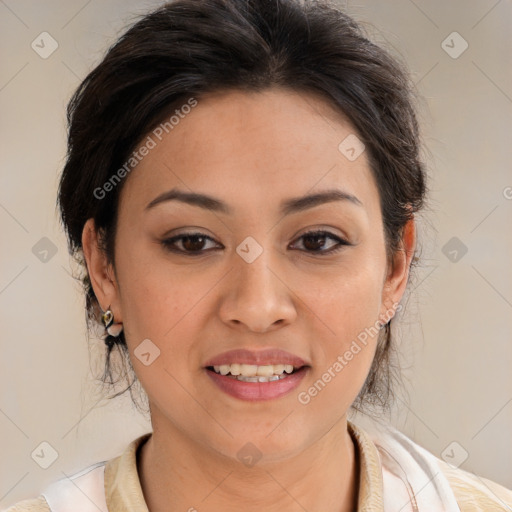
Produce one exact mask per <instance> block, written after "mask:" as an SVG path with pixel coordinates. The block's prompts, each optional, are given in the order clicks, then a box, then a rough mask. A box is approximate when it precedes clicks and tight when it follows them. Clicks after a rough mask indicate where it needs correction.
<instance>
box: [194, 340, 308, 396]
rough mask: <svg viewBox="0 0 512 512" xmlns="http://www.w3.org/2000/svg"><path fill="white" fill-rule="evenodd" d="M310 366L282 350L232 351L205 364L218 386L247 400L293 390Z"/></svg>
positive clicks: (284, 393) (279, 394)
mask: <svg viewBox="0 0 512 512" xmlns="http://www.w3.org/2000/svg"><path fill="white" fill-rule="evenodd" d="M310 368H311V365H309V364H307V362H306V361H304V360H303V359H301V358H300V357H297V356H295V355H293V354H290V353H289V352H285V351H283V350H279V349H267V350H264V351H250V350H245V349H240V350H232V351H229V352H225V353H224V354H220V355H219V356H217V357H215V358H213V359H211V360H210V361H207V363H206V365H205V366H204V369H205V371H206V373H207V375H208V376H209V377H210V379H211V381H212V382H213V383H214V384H215V385H216V386H217V388H219V389H220V390H221V391H223V392H224V393H226V394H228V395H230V396H232V397H235V398H238V399H241V400H248V401H256V400H270V399H275V398H280V397H282V396H284V395H286V394H288V393H290V392H291V391H292V390H293V389H295V388H296V387H297V386H298V385H299V384H300V382H301V381H302V379H303V378H304V376H305V375H306V373H307V371H308V369H310Z"/></svg>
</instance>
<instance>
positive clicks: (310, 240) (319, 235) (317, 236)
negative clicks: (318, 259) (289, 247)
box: [298, 230, 352, 254]
mask: <svg viewBox="0 0 512 512" xmlns="http://www.w3.org/2000/svg"><path fill="white" fill-rule="evenodd" d="M327 239H331V240H334V241H335V242H337V244H334V245H332V244H331V247H330V248H329V249H328V250H321V248H322V247H323V246H325V243H326V240H327ZM298 240H303V246H304V247H305V248H306V252H309V253H313V254H316V253H318V254H332V253H335V252H338V251H339V250H341V249H342V248H343V246H345V245H352V244H350V243H349V242H347V240H345V239H344V238H340V237H339V236H337V235H334V234H333V233H330V232H329V231H322V230H317V231H308V232H307V233H304V234H303V235H301V236H300V237H299V238H298Z"/></svg>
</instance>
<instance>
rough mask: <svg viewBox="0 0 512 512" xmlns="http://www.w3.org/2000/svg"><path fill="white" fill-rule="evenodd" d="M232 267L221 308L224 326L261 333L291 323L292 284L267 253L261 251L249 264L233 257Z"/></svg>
mask: <svg viewBox="0 0 512 512" xmlns="http://www.w3.org/2000/svg"><path fill="white" fill-rule="evenodd" d="M234 265H235V268H234V269H233V270H232V271H231V272H230V273H229V282H227V283H225V286H226V288H225V290H227V291H226V293H225V294H224V297H223V300H222V304H221V306H220V316H221V318H222V320H223V321H224V322H225V323H227V324H229V325H230V326H231V327H237V328H239V329H245V330H250V331H253V332H258V333H264V332H269V331H272V330H275V329H278V328H280V327H284V326H286V325H288V324H290V323H291V322H293V320H294V319H295V317H296V315H297V312H296V308H295V306H294V301H293V298H294V294H293V291H292V289H291V288H292V287H291V283H287V282H286V281H287V280H286V277H285V276H284V273H283V272H282V270H280V267H279V265H278V264H277V262H276V260H275V259H272V258H271V257H270V251H269V250H264V251H263V252H262V254H261V255H260V256H259V257H258V258H256V260H254V261H253V262H252V263H248V262H246V261H244V260H243V259H242V258H240V257H239V256H238V255H235V257H234Z"/></svg>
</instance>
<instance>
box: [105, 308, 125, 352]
mask: <svg viewBox="0 0 512 512" xmlns="http://www.w3.org/2000/svg"><path fill="white" fill-rule="evenodd" d="M101 320H102V322H103V323H104V325H105V329H106V330H107V333H108V336H107V337H106V338H105V343H106V344H107V346H108V347H109V348H112V347H113V346H114V344H115V343H117V340H116V338H117V337H118V336H119V335H120V334H121V332H122V331H123V324H122V323H114V313H112V311H111V309H110V306H109V307H108V308H107V310H106V311H105V312H104V313H103V314H102V315H101Z"/></svg>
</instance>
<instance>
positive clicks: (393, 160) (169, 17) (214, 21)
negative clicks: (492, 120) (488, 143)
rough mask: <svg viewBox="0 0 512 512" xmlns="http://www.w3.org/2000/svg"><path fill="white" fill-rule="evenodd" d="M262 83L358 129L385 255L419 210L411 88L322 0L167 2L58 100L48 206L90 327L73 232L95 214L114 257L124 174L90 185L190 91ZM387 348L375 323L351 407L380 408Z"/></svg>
mask: <svg viewBox="0 0 512 512" xmlns="http://www.w3.org/2000/svg"><path fill="white" fill-rule="evenodd" d="M271 87H282V88H287V89H289V90H293V91H298V92H301V93H309V94H315V95H320V96H321V97H322V98H323V99H324V100H325V102H326V103H328V104H329V105H331V106H332V107H333V108H334V109H335V110H336V111H338V112H340V113H341V114H343V115H344V116H345V118H346V119H348V120H349V121H350V123H351V124H352V125H353V127H354V128H355V129H356V130H357V133H358V137H359V138H360V139H361V140H362V142H363V143H364V144H365V147H366V155H367V156H368V161H369V163H370V167H371V172H372V174H373V176H374V178H375V180H376V183H377V185H378V189H379V197H380V206H381V211H382V218H383V224H384V231H385V241H386V253H387V256H388V261H390V262H392V261H393V256H394V255H395V254H396V252H397V251H399V250H401V247H402V246H401V243H402V236H403V228H404V225H405V224H406V222H407V221H408V220H410V219H412V218H413V217H414V214H415V213H416V212H417V211H419V210H420V209H421V208H422V207H423V203H424V199H425V193H426V174H425V169H424V164H423V163H422V161H421V159H420V156H419V154H420V148H421V145H420V135H419V129H418V122H417V117H416V114H415V106H414V101H413V100H414V99H415V95H414V88H413V85H412V81H411V80H410V78H409V76H408V72H407V71H406V67H405V65H403V64H402V63H401V61H399V60H397V58H396V57H392V56H391V54H390V53H388V52H387V51H386V50H384V49H383V48H381V47H380V46H378V45H376V44H375V43H373V42H371V41H370V40H369V39H368V38H367V37H366V36H365V35H364V32H363V30H362V28H361V27H360V26H359V25H358V24H357V23H356V22H355V21H354V20H353V19H352V18H351V17H349V16H348V15H347V14H346V13H344V12H342V11H341V10H340V8H339V7H338V6H336V5H335V4H333V3H332V2H329V1H327V0H325V1H321V0H319V1H304V2H300V1H298V0H175V1H173V2H169V3H166V4H165V5H163V6H162V7H160V8H158V9H157V10H155V11H153V12H151V13H149V14H147V15H145V16H144V17H142V18H141V19H140V20H139V21H137V22H136V23H135V24H134V25H133V26H132V27H131V28H129V29H128V30H127V31H126V32H125V33H124V34H123V35H122V36H121V37H120V38H119V39H118V40H117V42H116V43H115V44H114V45H113V46H111V47H110V49H109V50H108V51H107V53H106V55H105V57H104V58H103V60H102V61H101V62H100V64H99V65H98V66H97V67H95V68H94V69H93V70H92V71H91V72H90V73H89V74H88V75H87V77H86V78H85V79H84V80H83V82H82V83H81V84H80V85H79V87H78V89H77V90H76V92H75V93H74V95H73V96H72V98H71V100H70V102H69V104H68V109H67V120H68V152H67V157H66V162H65V166H64V169H63V173H62V176H61V180H60V184H59V191H58V205H59V207H60V213H61V219H62V222H63V225H64V228H65V230H66V234H67V238H68V244H69V251H70V254H71V255H72V256H73V257H74V258H75V259H76V260H77V261H78V262H79V264H80V265H81V268H82V270H85V271H84V272H83V273H82V275H81V276H80V278H79V279H80V280H81V281H82V284H83V287H84V291H85V296H86V312H87V323H88V327H90V326H91V325H92V324H96V325H98V323H99V315H100V309H99V304H98V301H97V299H96V297H95V295H94V292H93V289H92V287H91V283H90V279H89V276H88V274H87V269H86V268H85V265H84V257H83V250H82V242H81V237H82V231H83V228H84V224H85V223H86V221H87V220H88V219H90V218H93V219H94V222H95V225H96V228H97V232H98V234H99V235H100V244H101V247H102V249H103V250H104V251H105V253H106V256H107V258H108V261H109V262H110V263H111V264H112V265H113V264H114V261H115V244H114V241H115V235H116V220H117V213H118V203H119V195H120V193H121V191H122V188H123V184H124V182H125V181H126V180H119V181H120V183H119V184H116V185H117V186H114V187H111V188H112V190H111V191H110V192H109V195H108V199H103V198H99V197H98V194H97V193H95V191H97V190H98V189H100V188H101V187H103V186H104V184H105V183H107V182H108V181H109V180H111V179H112V176H113V174H114V173H115V171H116V170H117V169H120V168H121V167H122V166H123V164H124V163H125V162H126V161H127V160H129V158H130V155H131V153H132V152H133V151H134V149H135V148H136V147H137V145H138V144H140V142H141V141H142V140H143V138H144V137H145V136H147V134H148V133H150V132H151V130H153V129H155V127H157V126H158V125H159V124H160V123H161V122H162V121H163V120H164V119H166V118H168V116H169V115H170V113H172V112H174V109H175V108H176V107H178V106H181V105H183V104H186V103H187V101H188V100H190V98H191V97H193V98H197V99H200V98H201V95H203V94H206V93H211V92H223V91H228V90H240V91H247V92H249V91H251V92H256V91H263V90H265V89H268V88H271ZM115 342H116V344H115V345H113V344H112V340H111V339H110V341H109V342H108V343H107V353H106V361H105V371H104V374H103V377H102V380H103V382H104V383H105V382H106V381H107V379H110V383H113V380H112V371H111V370H112V369H111V365H110V355H111V351H112V349H113V347H118V349H119V350H120V351H121V356H122V357H125V358H126V362H127V364H128V366H129V367H130V368H131V373H132V375H133V380H132V383H131V384H130V385H129V386H128V387H127V388H126V389H125V390H124V391H122V393H124V392H125V391H126V390H127V389H130V388H131V385H132V384H133V382H135V380H137V379H136V377H135V374H134V372H133V367H132V366H131V363H130V360H129V354H128V350H127V345H126V341H125V338H124V333H121V335H120V336H119V337H118V338H116V339H115ZM393 349H394V344H393V343H392V337H391V325H390V323H388V324H387V325H386V326H385V328H384V329H382V330H381V331H380V334H379V340H378V343H377V350H376V353H375V357H374V360H373V364H372V367H371V369H370V372H369V374H368V377H367V379H366V381H365V383H364V385H363V388H362V389H361V391H360V393H359V395H358V397H357V399H356V401H355V402H354V404H353V405H352V407H353V408H354V409H355V410H362V411H363V412H364V410H365V405H371V404H373V405H375V404H377V405H380V406H382V407H384V408H386V407H387V406H388V405H389V399H390V397H391V396H392V395H393V393H392V387H393V386H392V384H393V380H395V379H396V375H395V374H394V373H393V372H394V369H397V368H396V366H395V365H394V364H393V363H392V352H393ZM130 393H131V391H130ZM119 394H120V393H117V394H116V395H114V396H117V395H119ZM132 399H133V396H132Z"/></svg>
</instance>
